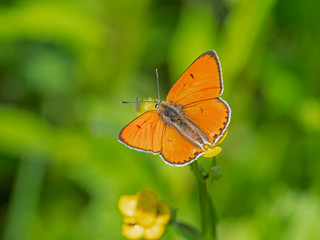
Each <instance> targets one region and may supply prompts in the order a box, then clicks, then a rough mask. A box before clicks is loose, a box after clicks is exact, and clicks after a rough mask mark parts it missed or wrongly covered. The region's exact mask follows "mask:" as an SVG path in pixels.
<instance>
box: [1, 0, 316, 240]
mask: <svg viewBox="0 0 320 240" xmlns="http://www.w3.org/2000/svg"><path fill="white" fill-rule="evenodd" d="M319 5H320V4H319V2H318V1H316V0H312V1H308V2H304V1H297V0H295V1H288V0H283V1H276V0H266V1H254V0H238V1H231V0H229V1H227V0H225V1H222V0H219V1H212V2H210V1H159V0H158V1H128V0H123V1H102V0H96V1H78V0H73V1H52V0H47V1H39V0H25V1H14V0H11V1H9V0H6V1H1V3H0V101H1V102H0V236H2V237H3V239H5V240H7V239H14V240H16V239H121V238H122V237H121V223H122V216H121V214H120V213H119V212H118V209H117V201H118V199H119V197H120V196H121V195H123V194H133V193H135V192H137V191H139V190H140V189H142V188H149V189H152V190H153V191H155V192H156V193H157V195H158V196H159V198H160V199H162V200H164V201H166V202H167V203H168V204H169V205H171V206H172V207H175V208H178V209H179V211H178V213H179V214H178V216H177V219H179V220H181V221H182V222H186V223H188V224H190V225H193V226H195V228H196V229H200V214H199V209H198V201H199V200H198V193H197V184H196V181H195V179H194V176H193V174H192V172H191V171H190V168H189V167H183V168H175V167H171V166H169V165H167V164H165V163H164V162H163V161H162V160H161V159H160V158H159V157H158V156H153V155H152V154H146V153H141V152H137V151H134V150H131V149H128V148H126V147H125V146H123V145H122V144H120V143H119V142H118V141H117V136H118V133H119V131H120V130H121V129H122V127H123V126H125V124H127V123H128V122H129V121H130V120H132V119H133V118H134V117H135V109H134V108H135V106H134V105H130V104H126V105H125V104H123V105H121V104H120V103H119V102H120V101H121V100H135V98H136V97H139V99H143V98H146V97H150V96H151V97H156V96H157V90H156V80H155V79H156V77H155V74H154V69H155V68H158V69H159V73H160V88H161V96H162V98H164V96H165V95H166V93H167V92H168V90H169V89H170V86H171V85H172V83H173V82H175V81H176V80H177V79H178V77H179V75H180V74H181V73H182V72H183V71H184V70H185V69H186V68H187V67H188V65H189V64H190V63H191V62H192V61H193V60H194V59H195V58H196V57H198V56H199V55H200V54H202V53H203V52H204V51H207V50H210V49H214V50H216V51H217V54H218V56H219V58H220V61H221V65H222V70H223V77H224V86H225V89H224V93H223V95H222V97H223V99H225V100H226V101H227V102H228V103H229V105H230V107H231V109H232V117H231V123H230V128H229V133H228V136H227V138H226V140H225V141H224V142H223V143H222V145H221V147H222V148H223V151H222V153H220V155H219V156H218V158H217V165H218V166H219V169H218V168H215V169H212V171H214V172H217V174H218V175H219V176H220V174H221V173H220V170H221V172H222V173H223V175H222V177H221V179H220V180H219V181H213V182H210V185H209V188H210V190H211V192H210V194H211V196H212V197H213V198H214V202H215V209H216V211H217V215H218V218H219V220H218V225H217V235H218V239H237V240H239V239H290V240H291V239H311V240H312V239H320V232H319V227H318V226H319V225H320V222H319V219H320V204H319V203H320V193H319V189H320V175H319V169H320V162H319V159H320V151H319V143H320V142H319V139H320V100H319V99H320V91H319V89H320V81H319V77H320V76H319V72H320V71H319V67H318V64H319V56H320V45H319V42H320V31H319V26H318V22H319V20H320V15H319V9H320V8H319V7H320V6H319ZM201 161H205V159H202V160H201ZM173 228H174V227H170V226H168V227H167V230H166V233H165V235H164V236H163V239H183V238H182V237H181V235H179V234H177V233H176V232H175V231H174V230H172V229H173Z"/></svg>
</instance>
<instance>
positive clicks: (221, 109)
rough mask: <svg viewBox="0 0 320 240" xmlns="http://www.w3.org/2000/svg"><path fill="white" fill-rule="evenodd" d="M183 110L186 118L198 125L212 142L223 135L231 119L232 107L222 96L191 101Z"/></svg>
mask: <svg viewBox="0 0 320 240" xmlns="http://www.w3.org/2000/svg"><path fill="white" fill-rule="evenodd" d="M182 111H183V113H184V116H185V118H187V119H188V120H189V121H191V122H192V123H193V124H194V125H196V126H197V127H198V128H199V129H200V130H201V131H202V132H203V133H204V134H205V135H206V136H207V138H208V140H209V142H210V143H211V144H213V143H215V142H216V141H217V140H218V139H219V138H220V136H222V135H223V133H224V132H225V130H226V128H227V126H228V124H229V121H230V108H229V106H228V104H227V103H226V102H225V101H223V100H222V99H220V98H215V99H210V100H204V101H198V102H194V103H190V104H188V105H186V106H184V107H183V110H182Z"/></svg>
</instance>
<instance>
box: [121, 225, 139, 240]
mask: <svg viewBox="0 0 320 240" xmlns="http://www.w3.org/2000/svg"><path fill="white" fill-rule="evenodd" d="M143 233H144V228H143V227H141V226H139V225H127V224H123V225H122V235H123V236H125V237H126V238H128V239H140V238H142V236H143Z"/></svg>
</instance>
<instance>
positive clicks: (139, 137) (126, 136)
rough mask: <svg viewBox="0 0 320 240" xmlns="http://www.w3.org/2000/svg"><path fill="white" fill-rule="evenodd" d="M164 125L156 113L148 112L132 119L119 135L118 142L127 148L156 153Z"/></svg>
mask: <svg viewBox="0 0 320 240" xmlns="http://www.w3.org/2000/svg"><path fill="white" fill-rule="evenodd" d="M163 130H164V124H163V121H162V120H161V118H160V116H159V115H158V113H157V111H148V112H145V113H143V114H142V115H141V116H139V117H137V118H136V119H134V120H133V121H132V122H130V123H129V124H128V125H127V126H126V127H124V128H123V129H122V131H121V132H120V134H119V141H120V142H122V143H124V144H126V145H128V146H129V147H132V148H135V149H138V150H143V151H150V152H153V153H158V152H159V151H160V150H161V144H162V136H163Z"/></svg>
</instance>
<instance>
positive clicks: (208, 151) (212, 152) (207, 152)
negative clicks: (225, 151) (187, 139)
mask: <svg viewBox="0 0 320 240" xmlns="http://www.w3.org/2000/svg"><path fill="white" fill-rule="evenodd" d="M203 149H204V154H203V155H202V156H203V157H206V158H210V157H215V156H217V155H218V154H219V153H220V152H221V151H222V148H221V147H219V146H211V145H208V144H204V145H203Z"/></svg>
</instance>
